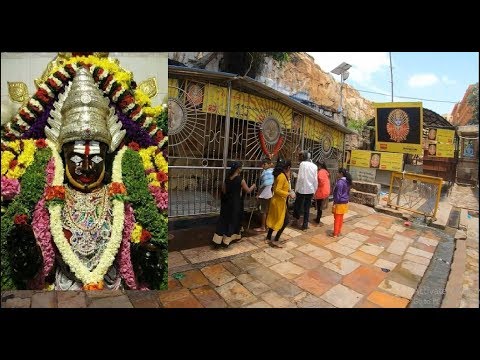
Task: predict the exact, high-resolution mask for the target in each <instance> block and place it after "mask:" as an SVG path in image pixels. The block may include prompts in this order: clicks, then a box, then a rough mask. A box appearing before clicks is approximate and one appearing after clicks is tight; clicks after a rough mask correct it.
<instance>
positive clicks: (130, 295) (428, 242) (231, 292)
mask: <svg viewBox="0 0 480 360" xmlns="http://www.w3.org/2000/svg"><path fill="white" fill-rule="evenodd" d="M322 220H323V222H324V223H325V224H332V223H333V219H332V215H328V216H326V217H324V218H323V219H322ZM331 227H332V226H331V225H325V226H322V227H315V226H313V225H312V226H311V227H310V229H309V230H308V231H306V232H302V231H299V230H296V229H294V228H291V227H288V228H287V229H286V230H285V235H284V236H282V237H283V238H284V239H285V240H286V243H285V247H284V248H283V249H278V248H273V247H270V246H269V245H268V244H265V242H264V235H258V236H254V237H250V238H245V239H243V240H242V241H240V242H238V243H233V244H231V245H230V247H229V248H227V249H213V248H211V247H209V246H206V247H202V248H196V249H189V250H185V251H180V252H172V253H170V271H169V273H170V277H169V289H168V290H166V291H161V292H156V291H155V292H154V291H152V292H141V291H109V292H104V291H102V292H95V291H93V292H92V291H91V292H33V291H24V292H18V291H17V292H3V293H2V307H6V308H8V307H10V308H11V307H59V308H60V307H97V308H98V307H120V308H132V307H133V308H136V307H149V308H151V307H153V308H158V307H165V308H179V307H188V308H225V307H255V308H269V307H273V308H293V307H299V308H303V307H318V308H331V307H342V308H343V307H347V308H352V307H356V308H371V307H384V308H390V307H400V308H404V307H407V306H408V304H409V302H410V301H411V299H412V296H413V294H414V293H415V291H416V289H417V286H418V284H419V283H420V281H421V279H422V276H423V274H424V273H425V271H426V269H427V267H428V265H429V263H430V261H431V259H432V257H433V253H434V251H435V248H436V246H437V244H438V241H442V240H441V239H440V238H438V237H437V236H436V235H435V232H434V231H432V230H430V229H428V228H423V227H416V226H415V225H414V227H413V228H408V227H405V226H404V225H403V221H402V220H400V219H397V218H394V217H391V216H388V215H384V214H378V213H375V212H374V211H373V210H372V209H370V208H367V207H364V206H361V205H357V204H352V206H351V211H350V216H349V218H348V219H347V220H346V222H345V224H344V226H343V229H342V233H343V234H344V236H341V237H340V238H338V239H333V238H331V237H328V235H327V230H328V231H330V230H331ZM477 244H478V241H477ZM477 251H478V247H477ZM477 259H478V255H477ZM477 274H478V260H477ZM477 288H478V280H477ZM477 299H478V297H477ZM466 301H467V300H466Z"/></svg>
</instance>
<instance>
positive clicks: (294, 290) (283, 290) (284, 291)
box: [271, 279, 303, 298]
mask: <svg viewBox="0 0 480 360" xmlns="http://www.w3.org/2000/svg"><path fill="white" fill-rule="evenodd" d="M271 288H272V290H273V291H275V292H276V293H277V294H279V295H280V296H283V297H284V298H294V297H295V296H297V295H299V294H300V293H302V291H303V290H302V289H301V288H299V287H298V286H296V285H295V284H293V283H291V282H290V281H288V280H286V279H283V280H279V281H276V282H274V283H273V284H272V285H271Z"/></svg>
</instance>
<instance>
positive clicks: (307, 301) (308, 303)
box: [296, 294, 334, 309]
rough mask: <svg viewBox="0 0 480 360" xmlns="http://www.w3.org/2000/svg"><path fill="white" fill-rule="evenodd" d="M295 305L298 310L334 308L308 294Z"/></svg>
mask: <svg viewBox="0 0 480 360" xmlns="http://www.w3.org/2000/svg"><path fill="white" fill-rule="evenodd" d="M296 304H297V307H299V308H316V309H318V308H334V306H333V305H332V304H330V303H328V302H326V301H325V300H322V299H320V298H318V297H316V296H313V295H310V294H308V295H307V296H305V297H304V298H303V299H302V300H300V301H298V302H296Z"/></svg>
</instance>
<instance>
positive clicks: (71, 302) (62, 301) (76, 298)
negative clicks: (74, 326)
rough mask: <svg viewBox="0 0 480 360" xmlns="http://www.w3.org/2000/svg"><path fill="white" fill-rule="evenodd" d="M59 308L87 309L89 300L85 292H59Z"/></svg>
mask: <svg viewBox="0 0 480 360" xmlns="http://www.w3.org/2000/svg"><path fill="white" fill-rule="evenodd" d="M57 304H58V305H57V307H58V308H86V307H87V298H86V296H85V292H84V291H57Z"/></svg>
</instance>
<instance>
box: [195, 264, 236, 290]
mask: <svg viewBox="0 0 480 360" xmlns="http://www.w3.org/2000/svg"><path fill="white" fill-rule="evenodd" d="M201 271H202V273H203V275H205V276H206V277H207V279H208V280H210V281H211V283H212V284H214V285H215V286H221V285H223V284H226V283H227V282H229V281H232V280H233V279H235V276H233V274H231V273H230V272H229V271H228V270H227V269H225V268H224V267H223V266H222V265H220V264H215V265H210V266H206V267H204V268H202V269H201Z"/></svg>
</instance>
